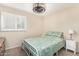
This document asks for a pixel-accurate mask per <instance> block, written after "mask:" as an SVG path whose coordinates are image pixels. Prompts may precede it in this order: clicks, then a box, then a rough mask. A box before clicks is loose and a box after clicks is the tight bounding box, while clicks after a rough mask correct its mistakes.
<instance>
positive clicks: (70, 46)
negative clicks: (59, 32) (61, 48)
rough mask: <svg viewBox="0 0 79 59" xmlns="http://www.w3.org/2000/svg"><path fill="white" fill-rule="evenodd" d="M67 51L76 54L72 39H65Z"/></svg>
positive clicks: (74, 42) (74, 43)
mask: <svg viewBox="0 0 79 59" xmlns="http://www.w3.org/2000/svg"><path fill="white" fill-rule="evenodd" d="M67 50H72V51H74V55H75V54H76V41H75V40H72V39H67V40H66V51H67Z"/></svg>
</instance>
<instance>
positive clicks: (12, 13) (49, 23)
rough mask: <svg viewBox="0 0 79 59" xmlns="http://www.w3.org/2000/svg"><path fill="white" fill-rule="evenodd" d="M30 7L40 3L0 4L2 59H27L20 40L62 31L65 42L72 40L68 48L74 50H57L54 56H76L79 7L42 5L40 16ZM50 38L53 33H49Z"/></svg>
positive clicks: (78, 32) (60, 4)
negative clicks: (14, 58)
mask: <svg viewBox="0 0 79 59" xmlns="http://www.w3.org/2000/svg"><path fill="white" fill-rule="evenodd" d="M33 4H38V5H40V3H5V4H0V14H1V17H0V18H1V20H0V23H1V24H0V26H1V27H0V37H1V39H4V40H5V43H3V44H4V45H5V47H4V48H5V50H6V51H5V52H4V56H27V53H25V51H24V50H22V49H21V46H22V43H23V40H24V39H27V38H31V37H33V38H35V37H40V36H43V35H45V34H46V33H47V32H50V31H51V33H52V32H57V33H59V32H63V35H64V39H65V40H64V41H65V43H66V40H67V39H70V40H71V41H73V40H74V42H70V43H72V44H71V45H72V47H74V49H76V51H72V50H68V51H67V52H66V49H65V48H62V49H60V50H59V51H57V53H58V54H57V53H56V54H57V55H58V56H73V55H75V56H77V55H79V53H78V52H79V46H78V42H79V40H78V39H79V36H78V35H79V27H78V25H79V23H78V21H79V20H78V19H79V16H78V15H79V4H70V3H63V4H62V3H43V4H44V8H45V10H44V11H43V13H39V11H38V12H37V11H36V12H35V11H34V10H33V7H34V5H33ZM36 6H37V5H35V7H36ZM39 10H40V9H39ZM16 18H18V19H20V21H19V20H18V19H17V21H18V22H17V21H16ZM14 19H15V21H14ZM21 19H22V20H21ZM23 19H24V21H23ZM6 20H8V21H9V22H8V21H6ZM20 22H23V24H20V25H22V26H23V27H22V28H21V29H20V28H19V29H17V28H18V27H17V26H16V24H19V23H20ZM12 23H13V24H12ZM9 25H10V26H9ZM12 26H14V27H12ZM7 27H8V28H7ZM51 35H54V34H53V33H52V34H51ZM57 35H58V34H57ZM59 35H60V34H59ZM72 38H73V39H72ZM38 41H39V40H38ZM75 41H76V42H75ZM45 42H47V41H45ZM45 42H43V43H45ZM65 43H64V44H65ZM3 44H2V45H3ZM40 44H41V43H40ZM64 44H63V45H64ZM73 44H74V45H73ZM68 45H69V44H68ZM76 45H77V46H76ZM39 46H40V45H39ZM64 47H65V46H64ZM65 52H66V53H65ZM74 52H76V53H74Z"/></svg>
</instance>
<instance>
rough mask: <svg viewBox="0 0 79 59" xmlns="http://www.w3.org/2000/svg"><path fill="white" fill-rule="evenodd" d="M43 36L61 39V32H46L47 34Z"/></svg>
mask: <svg viewBox="0 0 79 59" xmlns="http://www.w3.org/2000/svg"><path fill="white" fill-rule="evenodd" d="M44 36H55V37H62V36H63V32H47V33H45V34H44Z"/></svg>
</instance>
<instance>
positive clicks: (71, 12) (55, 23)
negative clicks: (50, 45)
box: [43, 6, 79, 51]
mask: <svg viewBox="0 0 79 59" xmlns="http://www.w3.org/2000/svg"><path fill="white" fill-rule="evenodd" d="M69 29H72V30H75V32H76V33H75V34H74V35H73V37H74V40H76V41H77V42H78V43H79V6H74V7H73V8H68V9H64V10H62V11H60V12H57V13H54V14H52V15H50V16H46V17H44V30H43V31H44V32H47V31H60V32H64V35H65V38H66V39H68V37H69V35H68V30H69ZM78 51H79V47H78Z"/></svg>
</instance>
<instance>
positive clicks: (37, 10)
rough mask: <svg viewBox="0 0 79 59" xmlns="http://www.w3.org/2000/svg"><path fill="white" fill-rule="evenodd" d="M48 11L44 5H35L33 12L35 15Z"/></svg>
mask: <svg viewBox="0 0 79 59" xmlns="http://www.w3.org/2000/svg"><path fill="white" fill-rule="evenodd" d="M45 11H46V6H45V4H44V3H34V4H33V12H35V13H44V12H45Z"/></svg>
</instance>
